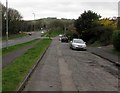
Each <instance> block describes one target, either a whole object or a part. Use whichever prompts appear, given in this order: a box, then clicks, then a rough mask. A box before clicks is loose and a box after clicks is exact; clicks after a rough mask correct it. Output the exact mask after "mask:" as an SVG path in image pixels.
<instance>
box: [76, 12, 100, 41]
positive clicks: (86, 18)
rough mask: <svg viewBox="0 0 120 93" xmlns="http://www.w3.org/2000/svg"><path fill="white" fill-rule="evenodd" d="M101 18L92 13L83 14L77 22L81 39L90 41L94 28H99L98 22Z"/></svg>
mask: <svg viewBox="0 0 120 93" xmlns="http://www.w3.org/2000/svg"><path fill="white" fill-rule="evenodd" d="M100 17H101V16H100V15H98V14H97V13H94V12H92V11H90V10H89V11H84V13H83V14H81V16H80V17H79V18H78V19H77V20H76V21H75V27H76V30H77V32H78V33H79V34H80V37H81V38H83V39H84V40H85V41H88V40H89V39H90V38H91V37H92V36H91V31H92V29H93V28H94V27H96V26H99V25H100V24H99V23H98V20H99V18H100Z"/></svg>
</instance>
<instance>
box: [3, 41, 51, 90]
mask: <svg viewBox="0 0 120 93" xmlns="http://www.w3.org/2000/svg"><path fill="white" fill-rule="evenodd" d="M50 43H51V40H49V39H45V40H41V41H40V42H39V43H37V44H36V45H35V46H34V47H33V48H31V49H29V50H28V51H27V52H26V53H25V54H24V55H22V56H21V57H19V58H18V59H16V60H15V61H14V62H12V63H11V64H10V65H8V66H7V67H5V68H4V69H3V75H2V87H3V91H14V90H16V88H18V86H19V85H20V83H21V82H22V80H23V79H24V78H25V76H26V75H27V73H28V72H29V71H30V69H31V68H32V66H33V65H34V64H35V62H36V61H37V60H38V58H39V57H40V55H42V53H43V52H44V51H45V49H46V48H47V47H48V46H49V45H50Z"/></svg>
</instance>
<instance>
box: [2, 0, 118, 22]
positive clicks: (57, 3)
mask: <svg viewBox="0 0 120 93" xmlns="http://www.w3.org/2000/svg"><path fill="white" fill-rule="evenodd" d="M0 1H1V2H2V4H4V5H5V2H6V0H0ZM104 1H105V2H104ZM119 1H120V0H8V2H9V5H8V6H9V7H10V8H14V9H17V10H18V11H19V12H20V13H21V15H22V16H23V19H25V20H33V19H34V15H33V13H35V18H36V19H39V18H47V17H57V18H68V19H77V18H78V17H79V16H80V14H82V13H83V12H84V11H85V10H86V11H87V10H92V11H94V12H96V13H98V14H100V15H101V16H102V17H107V18H109V17H113V16H116V17H117V16H118V2H119Z"/></svg>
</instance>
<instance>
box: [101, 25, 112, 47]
mask: <svg viewBox="0 0 120 93" xmlns="http://www.w3.org/2000/svg"><path fill="white" fill-rule="evenodd" d="M112 34H113V29H112V28H111V27H109V26H105V27H103V29H102V33H101V35H100V42H101V45H109V44H111V43H112V42H111V41H112Z"/></svg>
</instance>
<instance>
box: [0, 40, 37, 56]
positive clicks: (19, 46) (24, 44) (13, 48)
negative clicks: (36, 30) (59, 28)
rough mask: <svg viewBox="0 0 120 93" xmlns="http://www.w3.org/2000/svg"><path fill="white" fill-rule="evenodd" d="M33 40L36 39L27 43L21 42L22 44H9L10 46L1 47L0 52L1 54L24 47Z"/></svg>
mask: <svg viewBox="0 0 120 93" xmlns="http://www.w3.org/2000/svg"><path fill="white" fill-rule="evenodd" d="M35 41H37V39H36V40H32V41H30V42H27V43H22V44H17V45H14V46H10V47H8V49H7V48H2V49H0V51H1V50H2V52H0V53H2V55H5V54H8V53H10V52H12V51H15V50H17V49H20V48H22V47H25V46H27V45H31V44H32V43H34V42H35Z"/></svg>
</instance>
